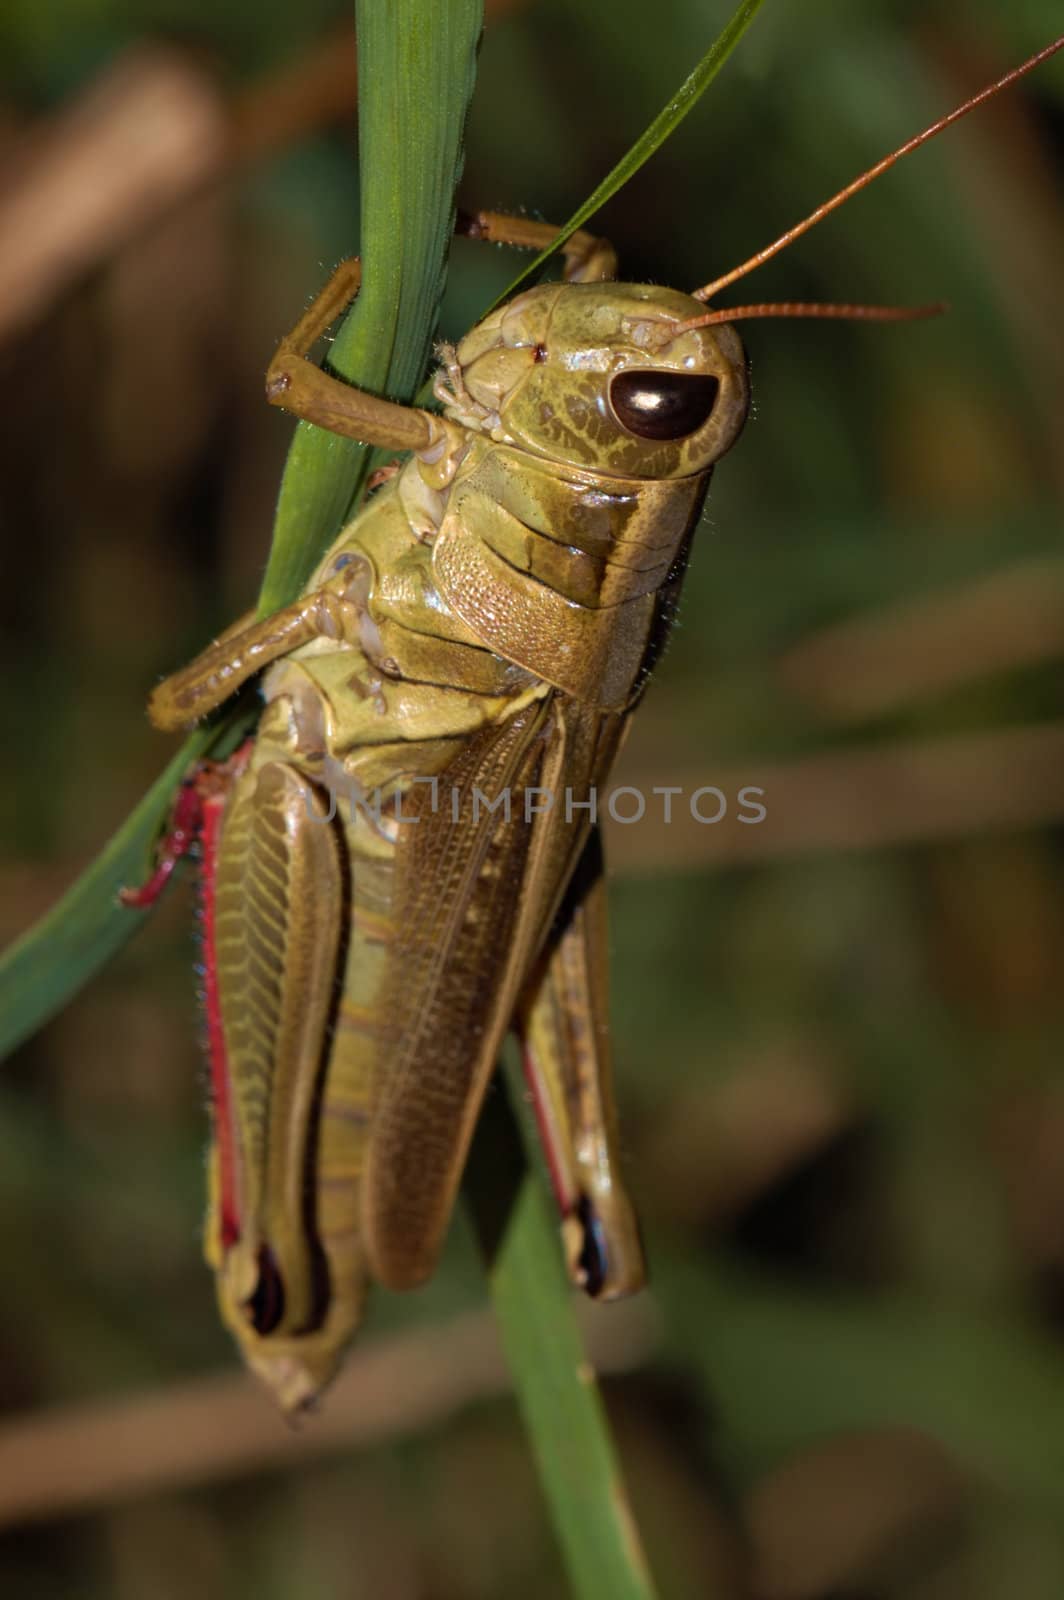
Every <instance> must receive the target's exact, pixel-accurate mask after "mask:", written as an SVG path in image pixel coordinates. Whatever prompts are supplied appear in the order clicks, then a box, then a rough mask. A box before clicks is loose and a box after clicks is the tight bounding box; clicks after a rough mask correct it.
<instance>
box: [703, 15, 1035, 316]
mask: <svg viewBox="0 0 1064 1600" xmlns="http://www.w3.org/2000/svg"><path fill="white" fill-rule="evenodd" d="M1062 47H1064V35H1061V37H1060V38H1059V39H1055V40H1054V41H1053V43H1052V44H1047V45H1046V47H1045V49H1044V50H1039V51H1038V53H1037V55H1033V56H1031V57H1030V58H1029V59H1028V60H1027V61H1024V62H1023V63H1022V65H1021V66H1018V67H1013V69H1012V71H1011V72H1006V73H1005V76H1004V77H1003V78H998V79H997V81H996V82H995V83H991V84H988V85H987V87H986V88H985V89H981V90H980V91H979V93H978V94H975V95H973V96H972V97H971V99H970V100H965V102H964V104H963V105H960V106H958V107H957V108H956V110H954V111H951V112H950V113H949V115H948V116H945V117H941V118H940V119H939V121H938V122H933V123H932V124H931V126H930V127H929V128H925V129H924V131H923V133H918V134H917V135H916V137H915V138H913V139H908V140H906V142H905V144H903V145H900V146H899V147H898V149H897V150H893V151H892V152H891V154H890V155H889V156H884V157H883V159H882V161H877V162H876V164H875V166H874V167H869V168H868V171H867V172H862V173H861V175H860V177H857V178H854V180H853V182H852V183H848V184H847V185H846V187H845V189H840V190H839V192H838V194H836V195H832V197H831V199H830V200H825V201H824V203H823V205H820V206H817V208H816V210H815V211H812V212H810V214H809V216H807V217H806V218H804V220H803V221H801V222H798V223H795V225H794V227H793V228H788V229H787V232H786V233H781V234H780V236H779V238H778V239H775V240H773V242H772V244H770V245H766V246H765V248H764V249H763V250H758V251H757V253H756V254H755V255H752V256H750V257H749V258H748V259H747V260H746V261H743V262H741V263H740V265H739V266H737V267H733V268H732V269H731V271H730V272H726V273H724V274H723V276H722V277H719V278H714V280H713V282H712V283H707V284H703V286H702V288H701V289H694V290H692V294H693V297H694V299H696V300H710V299H712V297H713V296H714V295H716V294H719V293H720V291H721V290H722V289H726V288H728V286H729V285H730V284H733V283H735V282H736V280H737V279H739V278H744V277H745V276H746V274H747V273H748V272H753V270H754V268H755V267H760V266H761V265H762V263H763V262H765V261H771V259H772V257H773V256H775V255H778V254H779V252H780V251H781V250H785V249H786V248H787V246H788V245H789V244H793V243H794V241H795V239H800V238H801V237H802V234H803V233H808V232H809V229H810V228H813V227H815V226H816V224H817V223H818V222H822V221H823V220H824V218H825V217H827V216H830V215H831V213H832V212H833V211H837V210H838V208H839V206H841V205H845V203H846V201H847V200H849V199H851V198H852V197H853V196H854V195H855V194H859V193H860V191H861V190H862V189H865V188H867V187H868V185H869V184H870V183H873V182H874V181H875V179H876V178H879V177H881V176H882V174H883V173H884V172H887V171H888V170H889V169H890V168H891V167H892V166H893V165H894V163H895V162H896V161H900V160H901V158H902V156H907V155H909V154H910V152H911V151H913V150H918V149H919V148H920V146H921V145H922V144H927V142H928V140H929V139H934V138H935V137H936V136H937V135H938V134H940V133H942V132H943V131H944V130H945V129H946V128H948V127H950V126H951V125H952V124H953V123H954V122H959V121H960V119H961V117H966V116H967V115H968V113H969V111H974V110H975V109H976V107H977V106H981V105H982V104H983V102H984V101H985V100H991V99H992V98H993V97H994V95H996V94H1000V93H1001V91H1002V89H1007V88H1008V87H1009V86H1010V84H1013V83H1015V82H1016V81H1017V79H1018V78H1022V77H1024V76H1025V74H1026V73H1028V72H1031V71H1033V69H1034V68H1035V67H1037V66H1040V65H1041V64H1042V62H1043V61H1047V60H1048V59H1049V57H1050V56H1052V55H1055V54H1056V52H1057V51H1058V50H1060V49H1061V48H1062ZM945 309H946V308H945V306H943V305H942V304H935V305H928V306H861V305H830V304H817V303H813V304H809V303H804V302H800V301H791V302H781V303H778V304H776V303H764V304H761V305H749V306H735V307H734V308H732V309H730V310H721V311H713V312H710V313H708V314H707V315H706V316H705V317H696V318H694V319H693V320H692V321H690V322H686V323H684V324H683V326H684V328H704V327H707V326H708V325H709V324H711V323H714V322H734V321H736V320H737V319H739V318H740V317H845V318H848V319H853V320H856V321H868V322H908V321H914V320H916V319H918V318H921V317H933V316H937V315H938V314H939V313H940V312H942V311H944V310H945Z"/></svg>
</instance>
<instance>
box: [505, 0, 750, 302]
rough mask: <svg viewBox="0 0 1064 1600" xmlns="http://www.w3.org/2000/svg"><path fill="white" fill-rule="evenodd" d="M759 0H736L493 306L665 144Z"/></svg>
mask: <svg viewBox="0 0 1064 1600" xmlns="http://www.w3.org/2000/svg"><path fill="white" fill-rule="evenodd" d="M763 3H764V0H742V4H741V5H740V6H738V8H737V9H736V11H735V12H734V13H733V15H732V17H731V18H730V20H729V21H728V22H727V23H726V24H725V25H724V27H723V28H722V29H721V31H720V33H719V34H718V35H717V37H716V38H715V39H714V41H713V43H712V44H711V45H710V47H709V49H708V50H707V51H706V53H705V55H704V56H703V57H702V59H701V61H700V62H699V63H698V65H697V67H696V68H695V69H694V71H693V72H692V73H691V74H690V76H689V77H687V78H685V79H684V81H683V83H681V85H680V87H679V88H678V89H677V91H676V93H675V94H674V95H673V97H672V99H671V100H670V101H669V102H668V104H667V105H665V106H663V107H662V109H661V110H660V111H659V112H658V114H657V116H656V117H655V118H654V120H653V122H652V123H651V124H650V126H649V127H648V128H647V129H646V130H645V131H644V132H643V133H641V134H640V136H639V138H638V139H637V140H636V141H635V144H633V146H632V148H631V149H630V150H629V151H628V152H627V154H626V155H623V156H622V157H621V159H620V161H618V163H617V165H616V166H615V167H614V168H613V169H612V170H611V171H610V172H608V173H607V174H606V176H605V177H604V178H603V180H602V182H601V183H600V184H599V185H598V187H597V188H596V189H594V190H593V191H592V192H591V194H590V195H588V197H587V199H586V200H585V201H584V203H583V205H581V206H578V207H577V208H576V210H575V211H574V212H573V214H572V216H571V217H570V218H569V220H568V222H567V223H565V225H564V226H563V227H562V228H561V230H560V231H559V233H558V236H557V238H556V239H552V240H551V242H550V244H549V245H547V247H546V249H545V250H541V251H540V253H539V255H538V256H535V257H533V259H532V260H531V261H530V262H529V263H528V265H527V267H525V268H524V270H523V271H522V272H520V273H518V275H517V277H516V278H515V279H514V281H513V283H511V284H510V287H509V288H508V289H507V290H506V291H505V292H504V293H503V294H501V295H500V296H499V299H498V301H497V302H496V304H501V302H502V301H503V300H508V299H509V298H510V296H511V295H512V294H513V293H514V291H515V290H516V289H519V288H520V287H521V285H522V284H523V283H525V282H526V281H527V280H528V279H529V278H533V277H535V276H536V275H537V274H538V273H539V272H540V271H541V270H542V268H543V267H544V266H545V265H546V263H547V262H548V261H549V260H550V258H551V256H553V255H554V254H555V253H556V252H557V251H558V250H560V249H561V247H562V245H563V244H564V243H565V241H566V240H567V239H569V238H571V236H572V235H573V234H574V233H575V232H576V230H577V229H578V228H582V227H583V226H584V223H585V222H588V221H590V219H591V218H592V217H593V216H594V215H595V212H596V211H600V210H601V209H602V207H603V206H604V205H605V204H606V202H607V200H612V199H613V196H614V195H615V194H616V193H617V191H618V190H619V189H622V188H623V187H624V185H625V184H626V183H627V182H628V179H629V178H631V177H632V176H633V175H634V174H635V173H636V172H638V171H639V169H640V167H641V166H643V165H644V163H645V162H647V161H649V159H650V157H651V156H652V155H653V154H654V152H655V150H659V149H660V148H661V146H662V145H663V144H664V143H665V140H666V139H667V138H668V137H669V135H670V134H671V133H673V132H674V131H675V129H677V128H678V127H679V125H680V123H681V122H682V121H683V119H684V117H686V115H687V113H688V112H689V111H692V110H693V109H694V107H695V106H696V105H697V103H698V101H699V100H700V99H701V98H702V95H703V94H704V93H705V91H706V89H708V87H709V85H710V84H711V83H712V82H713V79H714V78H715V77H716V76H717V73H718V72H719V71H720V69H721V67H723V65H724V63H725V62H726V61H727V59H728V57H729V56H730V55H731V53H732V51H733V50H734V49H735V47H736V45H737V44H738V43H739V40H740V39H741V38H742V36H743V34H744V33H745V32H746V30H747V28H748V27H749V26H750V24H751V23H752V22H753V20H754V18H755V17H756V16H757V13H758V12H759V11H760V10H761V7H762V5H763Z"/></svg>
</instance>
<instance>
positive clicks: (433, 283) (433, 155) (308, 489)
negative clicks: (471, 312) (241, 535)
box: [259, 0, 483, 616]
mask: <svg viewBox="0 0 1064 1600" xmlns="http://www.w3.org/2000/svg"><path fill="white" fill-rule="evenodd" d="M356 9H357V15H358V59H359V78H360V82H361V83H362V85H363V89H362V93H361V95H360V97H359V148H360V160H361V171H362V226H361V240H362V245H361V248H362V281H363V288H362V291H361V293H360V295H359V297H358V300H357V301H356V303H355V305H354V306H353V307H352V309H351V311H350V312H349V313H348V315H347V317H346V318H345V319H344V323H343V326H342V327H341V329H340V332H339V334H338V336H337V338H336V341H335V343H334V344H333V346H332V349H331V352H330V356H329V359H328V361H327V363H326V365H327V366H328V368H329V370H330V371H332V372H335V373H337V374H338V376H340V377H341V378H346V379H347V381H348V382H349V383H355V384H357V385H358V387H359V388H361V389H369V390H370V391H372V392H373V393H374V394H380V395H384V396H386V397H387V398H388V399H390V400H398V401H402V402H406V403H409V402H411V401H412V400H413V399H414V396H415V394H416V393H417V390H418V387H419V385H420V383H421V380H422V378H423V377H424V375H425V368H426V366H427V364H428V359H429V354H430V351H431V348H432V339H433V335H434V333H435V331H436V319H437V316H438V314H439V306H440V299H441V297H442V295H443V284H444V277H445V273H446V262H447V251H448V248H449V245H450V240H451V235H452V233H453V232H454V195H455V190H456V189H457V187H458V180H459V178H460V176H461V170H462V130H463V128H464V126H465V117H466V110H467V108H468V105H469V101H470V98H471V96H472V93H473V81H474V76H475V69H476V45H477V41H478V39H479V37H480V28H481V21H482V12H483V7H482V4H481V3H480V0H447V3H446V4H435V5H432V6H425V5H422V4H419V3H418V0H393V3H392V4H390V5H383V4H366V3H363V4H360V5H359V6H358V7H357V8H356ZM369 454H370V451H369V449H368V448H367V447H366V446H365V445H361V444H356V443H355V442H354V440H351V439H341V438H338V437H337V435H336V434H333V433H327V432H325V431H324V430H322V429H321V428H316V427H314V426H313V425H312V424H310V423H307V422H301V423H299V424H298V425H297V427H296V433H295V438H294V439H293V441H292V448H291V450H290V452H289V456H288V461H287V463H286V466H285V472H284V478H283V480H282V483H281V493H280V497H279V499H278V503H277V519H276V522H275V525H274V535H273V545H272V548H271V551H270V561H269V565H268V567H267V569H266V577H265V580H264V582H263V586H262V593H261V594H260V596H259V612H260V615H262V616H268V615H269V614H270V612H271V611H276V610H277V609H278V608H279V607H280V606H283V605H287V604H288V602H289V601H290V600H294V599H295V597H296V596H297V595H298V594H299V593H300V592H301V590H302V589H303V587H304V585H305V584H306V581H307V579H308V578H309V576H310V574H311V572H312V571H313V570H314V568H315V566H316V565H317V564H318V561H319V560H320V559H321V557H322V555H323V554H324V553H325V551H326V550H327V549H328V547H329V545H330V544H331V543H332V541H333V539H334V538H335V537H336V534H337V532H338V530H339V528H340V527H341V526H342V524H343V523H344V521H345V520H346V519H347V517H348V516H350V514H351V511H352V508H353V505H354V503H355V501H356V500H357V497H358V493H359V490H360V488H361V484H362V481H363V478H364V477H365V473H366V470H367V465H368V459H369Z"/></svg>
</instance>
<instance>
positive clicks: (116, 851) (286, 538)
mask: <svg viewBox="0 0 1064 1600" xmlns="http://www.w3.org/2000/svg"><path fill="white" fill-rule="evenodd" d="M482 11H483V7H482V3H481V0H438V3H437V4H436V5H434V6H432V7H431V8H427V7H424V6H422V5H419V3H418V0H391V3H390V4H388V3H380V0H377V3H364V4H362V5H360V6H359V7H358V23H359V53H360V60H361V63H362V69H361V70H362V79H363V83H364V85H365V88H364V90H363V93H362V94H361V95H360V98H359V133H360V141H361V149H362V158H363V181H362V202H361V203H362V238H363V241H364V245H363V248H364V252H365V258H366V265H367V279H368V281H367V285H366V292H365V294H364V295H362V296H360V299H359V303H358V305H357V307H356V308H355V312H354V313H353V314H352V315H350V316H349V317H348V318H347V320H346V321H345V323H344V326H343V328H342V329H341V332H340V335H339V337H338V338H337V340H336V343H335V345H334V346H333V356H332V363H331V365H332V366H333V367H334V368H335V370H336V371H337V372H339V373H340V375H341V376H343V377H345V378H347V379H349V380H350V381H351V382H357V383H359V384H362V385H363V386H364V387H366V388H368V389H375V390H379V391H380V392H382V393H386V394H388V395H390V396H391V397H393V398H395V399H409V398H411V397H412V395H413V394H414V392H415V390H416V388H417V386H418V383H419V382H420V380H421V378H422V376H423V374H424V369H425V364H426V361H427V358H428V353H429V348H430V345H431V342H432V335H433V331H434V327H435V319H436V312H437V308H438V305H439V300H440V295H441V293H442V286H443V273H444V265H445V260H446V252H447V245H448V241H449V239H450V235H451V231H452V229H453V218H454V199H453V196H454V191H455V188H456V187H457V182H458V176H459V173H460V169H461V151H462V130H463V126H464V123H465V115H466V108H467V106H468V103H469V98H470V96H471V94H472V89H473V80H474V74H475V65H476V47H477V42H478V40H479V37H480V29H481V25H482ZM401 196H402V197H403V199H402V200H400V197H401ZM293 320H294V319H293ZM266 354H268V352H264V361H263V367H264V369H265V355H266ZM366 454H367V452H366V451H365V450H364V448H363V447H362V446H361V445H357V444H354V443H353V442H350V441H348V440H344V439H339V438H337V437H336V436H335V435H334V434H329V433H323V432H322V431H321V430H320V429H318V428H312V427H310V426H308V425H305V424H300V425H299V426H298V427H297V429H296V433H295V437H294V439H293V442H292V448H291V451H290V454H289V459H288V462H287V465H286V468H285V475H284V482H283V484H282V489H281V494H280V498H279V501H278V507H277V519H276V523H275V527H274V537H273V544H272V546H271V554H270V561H269V565H268V567H267V572H266V578H265V581H264V583H263V588H262V594H261V596H260V611H263V612H268V611H272V610H276V609H277V607H278V606H281V605H284V604H286V603H287V602H288V601H289V600H291V599H293V598H294V597H295V596H296V595H297V594H298V593H299V590H300V589H301V587H302V585H303V582H304V580H305V577H306V576H307V574H309V572H310V571H311V570H312V569H313V567H314V566H315V564H316V562H317V561H318V559H319V557H320V555H321V554H322V552H323V551H324V549H325V548H326V547H327V546H328V544H329V542H330V540H331V539H332V538H333V537H334V536H335V534H336V532H337V530H338V529H339V527H340V525H341V523H342V522H343V520H344V518H345V516H346V515H347V513H348V510H349V508H350V505H351V502H352V499H353V498H354V497H355V495H356V494H357V491H358V486H359V483H360V481H361V476H362V473H363V471H364V465H365V457H366ZM232 726H233V723H232V719H231V718H229V719H226V720H224V721H223V722H222V723H221V724H220V725H218V726H217V727H215V728H214V729H212V730H210V731H209V732H208V731H206V730H204V731H198V732H196V733H195V734H193V735H192V737H191V738H189V739H187V740H186V741H185V743H184V744H183V745H182V746H181V748H180V750H179V751H178V752H177V754H176V755H175V756H173V758H172V759H171V761H170V762H169V764H168V766H167V767H166V769H165V770H164V772H163V774H162V776H161V777H160V778H159V780H158V781H157V782H156V783H155V784H154V785H153V786H152V788H151V789H150V790H149V791H148V793H147V794H146V795H145V796H144V797H143V799H142V800H141V801H140V803H139V804H138V806H137V807H136V809H135V810H134V811H133V813H132V814H131V815H130V816H129V817H128V818H127V819H126V821H125V822H124V823H123V825H122V826H121V827H120V828H119V830H118V831H117V833H116V834H115V835H114V837H113V838H112V839H111V841H110V843H109V844H108V845H107V846H106V847H105V848H104V850H103V852H102V853H101V854H100V855H99V856H98V857H97V859H96V860H95V862H93V864H92V865H91V866H90V867H88V868H87V869H86V871H85V872H84V873H83V874H82V875H81V877H79V878H78V879H77V881H76V882H75V883H74V884H73V885H72V886H71V888H70V889H69V890H68V891H67V893H66V894H65V895H64V896H63V898H62V899H61V900H60V901H59V903H58V904H57V905H56V906H54V907H53V908H52V910H51V911H50V912H48V914H47V915H46V916H45V917H43V918H42V919H41V920H40V921H39V922H37V923H35V924H34V926H33V927H32V928H31V929H30V930H29V931H28V932H27V933H26V934H25V935H24V936H23V937H22V938H21V939H20V940H18V941H17V943H16V944H14V945H13V946H11V948H10V949H9V950H7V951H6V952H5V953H4V956H3V958H2V959H0V1056H4V1055H7V1054H9V1053H10V1051H11V1050H13V1049H14V1048H15V1047H16V1046H17V1045H18V1044H20V1043H21V1042H22V1040H23V1039H26V1038H28V1037H29V1036H30V1035H31V1034H33V1033H34V1032H35V1031H36V1030H37V1029H38V1028H40V1027H41V1026H42V1025H43V1024H44V1023H45V1022H47V1021H48V1018H49V1017H51V1016H53V1015H54V1014H55V1012H57V1011H59V1010H60V1009H61V1008H62V1007H63V1006H64V1005H65V1004H66V1003H67V1002H68V1001H69V1000H70V999H71V998H72V997H73V996H74V995H75V994H76V993H77V992H78V990H79V989H80V988H81V986H82V985H83V984H84V983H86V982H87V981H88V980H89V979H90V978H91V977H92V976H93V975H94V974H95V973H96V972H98V971H99V970H100V968H101V967H103V966H104V965H105V964H106V963H107V962H108V961H109V960H110V958H111V957H112V956H113V955H114V954H115V953H116V951H118V950H119V949H120V948H121V947H122V945H124V944H125V942H126V940H127V939H129V938H130V937H131V936H132V935H133V934H134V933H135V932H136V931H137V930H138V928H139V927H140V926H141V924H142V922H143V921H144V913H141V912H134V911H130V910H128V909H127V908H126V907H124V906H122V905H120V904H119V903H118V901H117V899H116V898H115V897H116V893H117V890H118V889H119V888H121V887H122V885H123V884H128V883H139V882H141V881H143V879H144V878H145V877H146V876H147V872H148V868H149V864H150V862H151V857H152V850H153V846H154V842H155V840H156V839H157V837H158V835H159V833H160V831H161V829H162V827H163V825H164V823H165V819H166V816H167V813H168V810H169V807H170V802H171V798H172V795H173V791H174V789H175V788H176V786H177V784H178V782H179V781H180V778H181V775H182V773H183V772H184V771H185V769H186V767H187V766H188V765H189V764H190V763H191V762H192V761H194V760H195V759H196V758H197V757H198V756H200V755H203V754H204V753H205V751H206V750H207V749H209V748H210V745H211V744H212V743H218V742H221V741H222V740H223V739H225V738H226V736H227V734H228V733H229V731H230V730H231V728H232Z"/></svg>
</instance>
